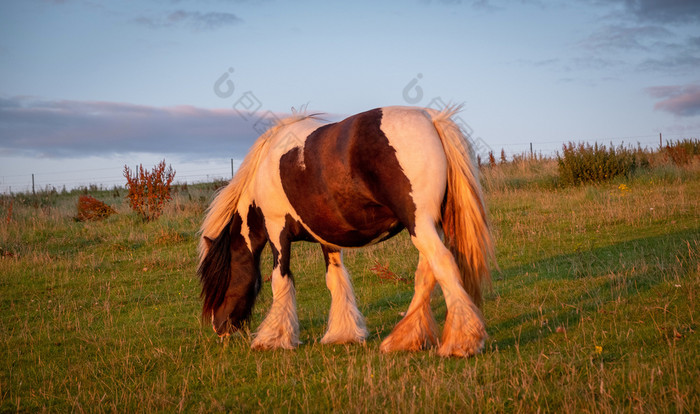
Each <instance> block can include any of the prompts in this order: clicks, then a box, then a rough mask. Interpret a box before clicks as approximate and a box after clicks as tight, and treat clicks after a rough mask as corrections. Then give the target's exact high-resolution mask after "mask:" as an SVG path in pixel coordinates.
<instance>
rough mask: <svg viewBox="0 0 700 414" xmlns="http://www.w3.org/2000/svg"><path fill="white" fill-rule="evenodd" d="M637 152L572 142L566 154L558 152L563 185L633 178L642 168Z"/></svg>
mask: <svg viewBox="0 0 700 414" xmlns="http://www.w3.org/2000/svg"><path fill="white" fill-rule="evenodd" d="M638 158H639V156H638V154H637V153H636V152H635V151H631V150H629V149H626V148H624V147H623V146H620V147H618V148H615V147H614V146H612V145H611V146H610V149H607V148H606V147H605V145H598V144H597V143H596V144H595V145H594V146H591V145H590V144H583V143H580V144H578V145H576V144H574V143H573V142H570V143H568V144H565V145H564V147H563V155H562V156H560V155H559V153H557V161H558V164H559V178H560V182H561V183H562V184H563V185H579V184H584V183H589V182H596V183H597V182H604V181H607V180H610V179H611V178H614V177H617V176H621V175H622V176H629V175H630V174H632V173H633V172H634V170H635V169H636V168H637V167H638V166H639V164H640V162H639V159H638Z"/></svg>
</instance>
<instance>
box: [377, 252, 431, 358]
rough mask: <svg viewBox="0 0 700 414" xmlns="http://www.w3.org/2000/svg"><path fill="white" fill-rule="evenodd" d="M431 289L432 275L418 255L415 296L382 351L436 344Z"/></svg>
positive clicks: (424, 347) (428, 264)
mask: <svg viewBox="0 0 700 414" xmlns="http://www.w3.org/2000/svg"><path fill="white" fill-rule="evenodd" d="M434 287H435V275H434V274H433V271H432V270H431V269H430V263H428V260H426V258H425V256H423V255H422V254H421V255H420V259H419V260H418V268H417V269H416V281H415V293H414V294H413V299H412V300H411V304H410V305H409V306H408V311H406V316H404V318H403V319H402V320H401V321H400V322H399V323H398V324H397V325H396V327H395V328H394V330H393V331H392V332H391V334H390V335H389V336H387V337H386V339H384V341H383V342H382V345H381V346H380V347H379V349H380V350H381V351H382V352H391V351H418V350H421V349H426V348H430V347H433V346H435V345H437V335H438V330H437V324H436V323H435V318H434V317H433V312H432V310H431V309H430V294H431V293H432V291H433V288H434Z"/></svg>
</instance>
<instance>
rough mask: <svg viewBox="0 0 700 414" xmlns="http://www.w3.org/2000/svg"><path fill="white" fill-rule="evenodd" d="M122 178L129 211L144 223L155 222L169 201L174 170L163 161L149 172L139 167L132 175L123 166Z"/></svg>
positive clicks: (126, 167) (129, 170)
mask: <svg viewBox="0 0 700 414" xmlns="http://www.w3.org/2000/svg"><path fill="white" fill-rule="evenodd" d="M124 177H126V186H127V189H128V190H129V193H128V194H127V195H126V197H127V198H128V199H129V204H130V205H131V209H132V210H134V211H135V212H136V213H138V215H139V216H141V218H142V219H143V220H144V221H150V220H155V219H157V218H158V217H160V215H161V214H162V213H163V207H165V203H167V202H168V201H170V200H171V197H170V183H172V182H173V179H174V178H175V170H173V167H172V166H170V165H168V167H167V168H166V167H165V160H163V161H161V162H160V163H158V165H156V166H155V167H153V169H152V170H151V171H147V170H145V169H144V168H143V165H139V168H138V169H137V170H136V171H134V172H133V173H132V171H131V169H130V168H129V167H128V166H126V165H125V166H124Z"/></svg>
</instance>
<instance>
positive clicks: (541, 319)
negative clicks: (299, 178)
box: [0, 160, 700, 412]
mask: <svg viewBox="0 0 700 414" xmlns="http://www.w3.org/2000/svg"><path fill="white" fill-rule="evenodd" d="M547 163H549V164H547ZM552 165H553V164H552V161H551V160H549V161H546V160H545V161H538V163H537V164H533V165H524V166H512V165H511V166H507V165H504V166H499V167H500V168H501V169H500V170H496V169H492V170H488V171H485V177H484V182H485V186H486V189H487V192H486V199H487V203H488V206H489V210H490V215H491V218H492V220H493V224H494V229H495V237H496V243H497V261H498V265H499V270H496V271H494V274H493V276H494V281H493V286H492V289H491V291H490V292H489V293H488V294H487V295H486V301H485V305H484V308H483V310H484V315H485V319H486V323H487V329H488V332H489V334H490V337H489V339H488V340H487V342H486V347H485V350H484V352H483V353H482V354H480V355H477V356H475V357H473V358H470V359H467V360H461V359H443V358H440V357H438V356H437V355H436V353H435V350H430V351H425V352H418V353H396V354H389V355H385V354H381V353H379V350H378V349H379V344H380V342H381V339H382V338H383V337H384V336H386V335H387V334H388V333H389V332H390V331H391V329H392V327H393V326H394V324H395V323H396V322H398V320H399V319H400V318H401V316H400V314H399V313H400V312H403V311H405V310H406V308H407V307H408V304H409V302H410V300H411V296H412V292H413V289H412V286H411V284H405V283H400V282H396V283H393V282H387V281H386V280H382V279H380V278H379V277H378V276H377V275H376V274H375V273H373V272H372V271H371V270H370V269H371V268H372V267H373V266H375V265H376V264H377V263H380V264H382V265H388V266H389V268H390V269H391V270H392V271H393V272H395V273H396V274H397V275H399V276H401V277H405V278H408V279H409V280H412V278H413V272H414V270H415V266H416V264H417V253H416V251H415V249H413V247H412V246H411V244H410V241H409V239H408V237H407V235H406V234H405V233H403V234H401V235H399V236H397V237H395V238H394V239H391V240H389V241H387V242H385V243H383V244H380V245H377V246H373V247H370V248H365V249H360V250H350V251H347V252H346V254H345V259H346V265H347V267H348V268H349V270H350V272H351V274H352V275H353V279H354V284H355V290H356V294H357V297H358V303H359V307H360V310H361V311H362V312H363V314H364V315H365V317H366V318H367V326H368V329H369V330H370V337H369V339H368V341H367V343H366V344H364V345H348V346H345V345H343V346H324V345H321V344H320V343H319V340H320V338H321V336H322V335H323V332H324V328H325V323H326V318H327V312H328V308H329V305H330V295H329V293H328V292H327V290H326V287H325V280H324V277H323V272H324V269H323V258H322V255H321V252H320V248H319V247H318V246H317V245H313V244H307V243H299V244H295V245H294V247H293V251H292V253H293V258H292V270H293V272H294V274H295V280H296V284H297V292H298V293H297V299H298V311H299V318H300V324H301V340H302V341H303V344H302V345H301V346H300V347H299V348H298V349H297V350H295V351H272V352H257V351H252V350H250V348H249V344H250V334H249V333H244V334H240V335H234V336H233V337H231V338H229V339H226V340H223V341H221V340H219V338H218V337H217V336H216V335H215V334H214V333H213V332H212V330H211V328H210V327H208V326H202V325H200V322H199V309H200V301H199V297H198V296H199V285H198V280H197V279H196V275H195V263H196V244H197V240H196V231H197V228H198V225H199V223H200V221H201V219H202V216H203V212H204V209H205V208H206V205H207V203H208V200H209V198H210V196H211V194H212V189H211V188H206V187H195V186H190V187H189V188H188V189H187V190H186V191H180V192H178V193H176V194H175V195H174V200H173V202H172V203H170V204H169V205H168V207H167V209H166V212H165V214H164V215H163V216H162V217H161V218H160V219H159V220H158V221H155V222H151V223H143V222H141V220H140V219H138V218H137V217H136V216H135V215H133V214H131V213H130V212H129V210H128V206H127V205H126V204H125V202H124V200H123V198H122V197H123V195H124V192H123V191H122V192H121V194H120V196H119V197H117V196H116V194H113V192H103V193H93V194H92V195H93V196H96V197H97V198H99V199H101V200H102V201H105V202H107V203H108V204H110V205H112V206H114V207H115V209H116V210H117V211H118V213H119V214H118V215H115V216H112V217H110V218H108V219H107V220H105V221H103V222H89V223H79V222H75V221H74V220H73V218H72V217H73V216H74V215H75V214H76V208H75V204H76V203H77V199H78V195H79V194H78V193H73V194H52V195H42V197H41V199H39V200H34V199H33V198H32V197H29V196H16V197H14V198H10V197H4V198H2V199H1V202H0V220H1V224H0V329H1V330H0V355H2V356H1V357H0V411H3V412H6V411H29V412H36V411H60V412H66V411H77V412H80V411H89V412H100V411H119V412H125V411H126V412H133V411H138V412H152V411H163V412H174V411H187V412H193V411H194V412H197V411H206V412H211V411H245V412H248V411H295V412H296V411H302V412H328V411H331V410H332V411H341V412H368V411H372V412H375V411H388V412H414V411H417V412H425V411H428V412H470V411H497V412H503V411H508V412H510V411H525V412H533V411H538V410H540V409H541V410H543V411H550V412H562V411H564V412H618V411H642V412H678V411H687V412H697V411H699V410H700V383H699V382H698V380H697V378H698V374H699V373H700V362H699V361H700V358H699V356H700V355H699V354H700V352H699V350H700V339H699V338H698V333H697V330H698V312H697V310H696V301H697V297H698V293H699V292H700V277H699V276H700V265H699V264H698V263H699V262H700V260H699V258H700V213H699V209H698V200H700V174H698V169H697V163H696V164H694V165H693V166H691V167H688V168H686V169H678V168H676V167H674V168H673V169H670V167H668V168H666V169H662V170H659V171H661V172H658V171H656V170H652V171H649V172H645V173H641V174H638V175H636V176H634V177H633V178H631V179H621V180H619V181H614V182H611V183H607V184H601V185H595V186H583V187H577V188H559V187H558V186H557V185H556V177H554V175H553V174H552V171H554V170H555V168H556V166H554V168H552ZM554 165H555V164H554ZM499 167H496V168H499ZM10 206H12V207H10ZM10 208H11V209H12V210H11V214H10ZM270 257H271V256H270V253H269V251H266V253H265V256H264V258H263V260H264V267H263V274H265V275H267V274H269V273H270V267H271V266H270V261H271V259H270ZM270 303H271V291H270V287H269V284H266V285H265V286H264V287H263V290H262V292H261V295H260V298H259V301H258V306H257V307H256V309H255V312H254V314H253V319H252V327H253V328H255V327H257V325H258V324H259V323H260V322H261V320H262V318H263V317H264V315H265V312H266V311H267V309H268V308H269V305H270ZM433 309H434V311H435V313H436V318H437V319H438V321H442V320H443V319H444V317H445V305H444V301H442V298H441V296H440V292H439V289H438V290H437V291H436V293H435V294H434V298H433Z"/></svg>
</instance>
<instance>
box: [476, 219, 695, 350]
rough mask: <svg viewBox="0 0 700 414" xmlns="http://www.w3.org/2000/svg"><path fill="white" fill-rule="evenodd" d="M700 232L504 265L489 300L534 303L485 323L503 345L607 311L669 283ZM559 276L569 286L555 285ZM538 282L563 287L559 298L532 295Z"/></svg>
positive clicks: (529, 339) (536, 337) (537, 336)
mask: <svg viewBox="0 0 700 414" xmlns="http://www.w3.org/2000/svg"><path fill="white" fill-rule="evenodd" d="M699 235H700V229H688V230H683V231H679V232H675V233H668V234H663V235H659V236H653V237H646V238H640V239H634V240H629V241H625V242H620V243H616V244H612V245H609V246H605V247H599V248H594V249H590V250H585V251H577V252H573V253H568V254H562V255H558V256H553V257H550V258H547V259H543V260H540V261H538V262H535V263H529V264H526V265H520V266H515V267H511V268H506V269H503V270H502V271H501V272H500V278H501V281H498V282H496V283H494V285H495V286H494V292H493V293H491V294H490V295H488V296H487V301H488V300H493V297H494V296H495V295H498V296H500V297H502V298H506V299H507V300H514V299H513V298H522V300H523V301H531V302H532V310H531V311H529V312H527V313H523V314H520V315H518V316H517V317H510V318H506V319H505V320H502V321H501V322H496V323H492V324H489V323H488V319H489V318H488V315H486V319H487V328H488V330H489V331H490V332H491V335H492V338H493V339H495V340H497V343H498V347H500V348H504V347H505V348H508V347H511V346H515V345H518V346H524V345H527V344H528V343H531V342H536V341H541V340H543V339H546V338H547V337H549V336H551V335H555V334H556V328H557V327H558V326H573V325H575V324H578V323H579V322H580V321H581V320H582V318H586V317H589V316H591V315H595V314H596V313H598V312H601V311H603V310H602V308H603V307H605V306H606V304H609V303H612V302H614V301H616V300H620V299H622V300H623V301H626V300H627V299H630V298H632V297H635V296H639V295H642V294H644V293H646V292H648V291H650V290H652V289H653V288H655V287H657V286H658V285H660V284H662V283H664V282H668V281H669V279H670V278H672V277H673V276H672V275H671V274H672V273H673V271H681V270H682V269H681V267H682V264H683V263H686V264H690V261H692V260H693V259H692V258H691V257H690V255H691V253H690V251H689V249H688V247H687V243H688V242H692V241H693V240H697V239H698V238H699ZM688 267H692V266H688ZM524 275H527V276H524ZM557 281H560V282H566V286H557V285H552V283H553V282H557ZM536 287H539V289H540V291H541V290H542V288H543V287H544V288H548V289H555V290H556V289H560V290H558V291H557V292H556V300H550V299H547V293H544V294H542V293H540V296H539V297H537V296H536V295H535V296H533V291H535V288H536ZM542 296H544V298H543V297H542ZM545 302H546V303H547V304H546V305H542V303H545ZM545 316H546V317H545ZM538 320H539V321H540V323H539V324H538V323H537V321H538ZM543 321H544V322H543ZM533 322H534V323H533ZM544 325H546V326H544ZM516 332H517V336H516Z"/></svg>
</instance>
